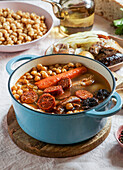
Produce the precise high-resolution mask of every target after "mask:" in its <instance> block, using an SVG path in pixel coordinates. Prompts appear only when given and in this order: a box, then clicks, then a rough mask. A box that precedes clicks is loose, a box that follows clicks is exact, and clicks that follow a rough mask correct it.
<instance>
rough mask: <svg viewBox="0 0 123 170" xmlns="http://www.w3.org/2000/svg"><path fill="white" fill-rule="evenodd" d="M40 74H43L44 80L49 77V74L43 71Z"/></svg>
mask: <svg viewBox="0 0 123 170" xmlns="http://www.w3.org/2000/svg"><path fill="white" fill-rule="evenodd" d="M40 73H41V75H42V78H47V77H49V76H48V74H47V73H46V72H45V71H41V72H40Z"/></svg>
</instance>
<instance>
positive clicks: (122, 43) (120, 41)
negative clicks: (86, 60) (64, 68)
mask: <svg viewBox="0 0 123 170" xmlns="http://www.w3.org/2000/svg"><path fill="white" fill-rule="evenodd" d="M90 32H91V31H90ZM92 32H93V33H96V34H99V35H104V36H108V37H109V38H110V39H112V40H113V41H115V42H116V44H117V43H118V44H119V45H120V47H123V39H121V38H118V37H115V36H112V35H109V34H108V33H107V32H104V31H92ZM87 33H89V32H87ZM73 35H75V34H73ZM76 35H77V34H76ZM71 36H72V35H71ZM69 37H70V36H68V39H69ZM65 40H66V38H63V39H61V40H59V41H57V42H56V43H54V44H52V45H51V46H49V47H48V48H47V49H46V51H45V55H49V54H53V48H54V46H55V45H57V44H59V43H65ZM121 53H123V49H121ZM75 54H78V50H77V52H75ZM122 66H123V62H119V63H117V64H113V65H111V66H108V68H109V69H110V70H111V71H116V70H119V69H120V68H121V67H122Z"/></svg>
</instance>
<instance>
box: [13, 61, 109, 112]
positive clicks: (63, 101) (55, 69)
mask: <svg viewBox="0 0 123 170" xmlns="http://www.w3.org/2000/svg"><path fill="white" fill-rule="evenodd" d="M100 87H101V88H100ZM11 90H12V93H13V95H14V97H15V98H16V99H17V100H18V101H19V102H21V103H22V104H24V105H26V106H27V107H30V108H31V109H34V110H38V111H41V112H48V113H52V114H70V113H77V112H82V111H84V110H87V109H90V108H92V107H94V106H96V105H98V104H99V103H101V102H103V101H104V100H105V99H106V98H107V97H108V96H109V95H110V91H111V90H110V86H109V84H108V82H107V80H106V79H105V78H104V77H103V76H101V75H100V74H99V73H97V72H95V71H93V70H91V69H89V68H86V67H85V66H83V65H82V64H81V63H67V64H54V65H47V66H43V65H42V64H38V65H37V66H36V67H33V68H32V69H31V70H29V71H28V72H27V73H25V74H24V75H23V76H22V77H21V78H19V80H18V81H17V82H16V84H15V85H14V86H13V87H12V88H11Z"/></svg>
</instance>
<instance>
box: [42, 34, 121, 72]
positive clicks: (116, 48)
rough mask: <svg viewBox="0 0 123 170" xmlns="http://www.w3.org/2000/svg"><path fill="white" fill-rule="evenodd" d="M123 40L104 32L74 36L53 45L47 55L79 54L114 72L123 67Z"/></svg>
mask: <svg viewBox="0 0 123 170" xmlns="http://www.w3.org/2000/svg"><path fill="white" fill-rule="evenodd" d="M122 47H123V40H122V39H120V38H116V37H114V36H110V35H108V34H107V33H105V32H102V31H97V32H95V31H87V32H83V33H76V34H72V35H70V36H68V37H66V38H63V39H61V40H59V41H58V42H56V43H54V44H53V45H51V46H50V47H49V48H48V49H47V50H46V52H45V54H58V53H64V54H77V55H82V56H86V57H89V58H93V59H95V60H98V61H100V62H101V63H103V64H104V65H105V66H107V67H108V68H110V69H111V70H112V71H116V70H118V69H120V68H121V67H122V66H123V48H122Z"/></svg>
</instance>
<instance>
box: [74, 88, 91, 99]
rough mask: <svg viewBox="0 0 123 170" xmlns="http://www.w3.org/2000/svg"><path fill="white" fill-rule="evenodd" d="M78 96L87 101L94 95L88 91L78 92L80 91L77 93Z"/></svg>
mask: <svg viewBox="0 0 123 170" xmlns="http://www.w3.org/2000/svg"><path fill="white" fill-rule="evenodd" d="M76 96H77V97H80V98H81V99H83V100H85V99H87V98H92V97H93V94H92V93H90V92H89V91H86V90H78V91H76Z"/></svg>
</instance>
